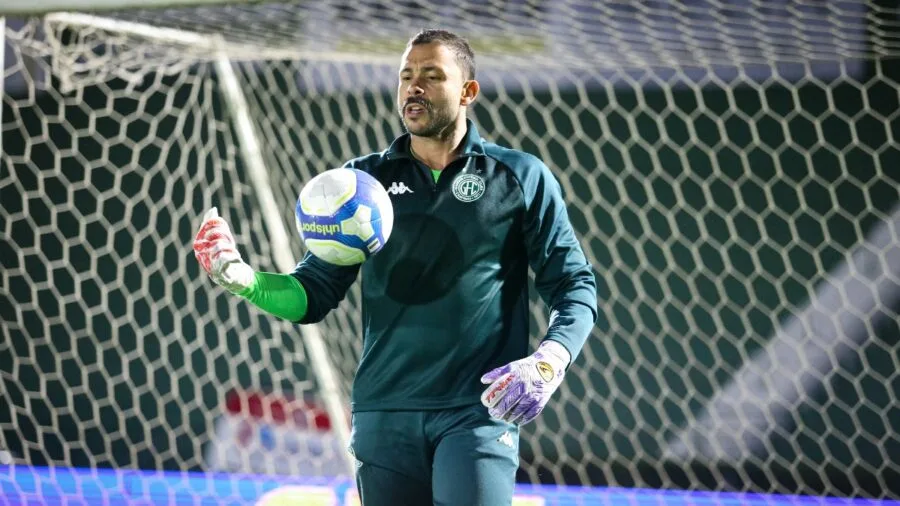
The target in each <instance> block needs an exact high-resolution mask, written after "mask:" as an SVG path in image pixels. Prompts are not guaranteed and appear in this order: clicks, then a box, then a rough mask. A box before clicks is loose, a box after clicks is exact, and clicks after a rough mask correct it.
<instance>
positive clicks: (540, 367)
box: [535, 362, 553, 383]
mask: <svg viewBox="0 0 900 506" xmlns="http://www.w3.org/2000/svg"><path fill="white" fill-rule="evenodd" d="M535 367H536V368H537V372H538V374H539V375H540V376H541V379H542V380H544V381H546V382H547V383H550V382H551V381H553V366H552V365H550V364H548V363H547V362H538V363H537V364H535Z"/></svg>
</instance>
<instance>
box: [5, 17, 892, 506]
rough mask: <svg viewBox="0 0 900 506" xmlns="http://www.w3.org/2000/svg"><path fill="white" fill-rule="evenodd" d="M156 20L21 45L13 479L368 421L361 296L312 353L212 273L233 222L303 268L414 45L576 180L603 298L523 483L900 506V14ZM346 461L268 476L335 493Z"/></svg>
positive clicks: (527, 436)
mask: <svg viewBox="0 0 900 506" xmlns="http://www.w3.org/2000/svg"><path fill="white" fill-rule="evenodd" d="M495 4H496V5H495ZM97 5H99V4H97ZM141 5H142V6H143V7H142V8H136V7H133V6H131V5H129V6H128V7H124V6H123V7H122V8H121V9H119V8H110V9H107V8H105V7H104V8H101V9H96V10H98V11H99V10H102V11H103V12H93V13H90V14H84V13H82V14H74V13H70V14H62V13H54V14H48V15H42V16H37V17H34V18H28V19H12V18H10V22H9V23H8V24H7V27H6V30H5V33H6V37H7V40H8V41H9V44H10V47H11V48H12V50H11V52H10V53H9V54H10V55H11V58H12V59H11V60H10V59H9V58H8V59H7V60H8V61H7V62H6V73H5V76H6V79H5V84H6V92H5V95H4V104H3V105H4V107H3V116H2V119H3V129H2V134H3V137H2V139H3V142H4V145H3V155H2V156H3V159H2V161H3V167H4V169H3V170H4V172H0V228H2V230H3V232H4V238H3V240H2V243H0V247H2V250H0V253H2V254H3V259H4V264H3V266H4V270H3V272H2V274H0V279H2V287H3V291H2V292H0V298H3V299H4V300H0V307H2V308H3V309H0V314H3V330H2V332H3V334H2V339H0V359H2V360H0V394H2V397H3V398H6V399H9V402H8V405H7V406H5V407H4V406H3V405H2V404H0V450H6V451H9V452H10V453H11V454H12V455H13V457H14V458H16V459H18V460H19V461H21V462H25V463H33V464H35V465H43V464H49V465H51V466H79V467H113V468H129V467H135V466H137V467H143V468H150V469H191V470H204V469H207V468H208V466H209V461H208V459H207V458H206V457H205V455H206V454H205V453H204V452H205V449H206V448H208V447H210V446H211V445H212V446H214V445H215V444H216V436H215V435H216V434H217V429H219V428H220V427H219V426H218V421H219V420H222V419H227V418H228V414H229V413H230V412H229V411H228V409H227V407H226V406H225V405H223V403H224V400H223V399H226V398H228V397H229V394H230V393H231V392H234V391H238V392H240V391H243V392H257V391H262V392H265V396H264V397H267V398H268V399H270V401H259V397H253V394H249V396H250V397H251V398H252V399H255V400H253V401H252V402H251V401H247V400H244V401H242V402H243V403H244V405H245V406H249V405H250V404H253V403H255V402H262V403H263V404H265V405H266V406H267V407H266V408H265V409H268V410H270V411H273V410H277V411H278V412H279V413H283V412H284V411H285V408H284V406H283V405H282V404H281V402H282V401H281V400H277V401H276V400H272V399H289V400H288V401H286V402H288V403H289V404H290V403H293V404H292V406H294V407H293V408H287V411H289V412H291V413H306V414H307V416H308V420H306V422H304V423H305V424H306V426H314V425H315V423H313V420H314V419H316V417H317V416H319V415H320V413H318V412H317V411H316V409H319V408H322V409H325V408H327V410H328V411H329V415H330V416H329V417H328V418H329V419H331V420H342V419H343V418H342V416H343V414H339V412H340V411H341V409H345V408H340V407H339V406H337V405H336V404H345V400H344V399H345V398H346V395H347V394H348V392H349V385H350V381H351V380H352V377H353V373H354V370H355V367H356V363H357V360H358V357H359V352H360V347H361V342H360V339H361V333H362V324H361V322H360V316H359V302H360V292H359V287H358V285H357V286H354V288H353V289H352V290H351V291H350V293H349V294H348V297H347V300H345V301H344V302H342V304H341V306H340V307H339V308H338V309H336V310H335V311H333V312H332V313H331V314H329V316H328V317H327V318H326V319H325V321H324V322H323V323H322V324H321V325H320V326H318V327H316V328H318V330H319V333H320V334H321V336H320V338H315V337H313V338H310V337H309V335H308V334H306V333H305V332H306V330H305V329H302V330H304V335H303V337H304V339H303V341H302V345H301V341H300V340H299V339H298V336H299V334H298V329H296V328H295V327H294V326H292V325H289V324H287V323H284V322H278V321H273V319H271V318H267V317H265V316H264V315H260V314H259V313H258V312H255V311H253V310H252V309H251V308H249V307H248V306H247V305H246V304H243V303H241V302H240V301H238V300H235V298H234V297H229V296H226V295H224V294H221V293H219V292H218V291H216V290H215V289H214V287H210V286H209V283H208V282H207V280H206V279H205V278H204V277H203V276H201V273H200V272H199V271H198V269H197V266H196V265H195V262H193V258H191V256H190V255H188V249H187V248H188V244H189V241H190V238H191V234H192V233H193V232H194V229H195V227H196V219H197V218H198V217H199V216H201V215H202V211H203V210H205V208H207V207H209V206H211V205H216V204H217V203H222V204H219V205H220V208H225V209H227V212H228V218H229V220H230V221H231V222H232V223H233V225H234V227H235V229H236V230H235V231H236V233H237V235H238V242H239V244H240V245H241V251H242V253H243V254H244V256H245V258H247V259H248V261H249V262H251V263H252V264H253V265H255V266H257V267H258V268H261V269H273V270H280V271H284V270H288V269H290V268H292V267H293V262H294V261H296V259H298V258H300V256H301V254H302V253H303V250H302V244H301V243H300V241H299V239H298V238H297V237H296V234H294V233H293V225H292V205H293V203H294V202H295V200H296V197H297V193H298V191H299V188H300V186H301V185H302V183H303V182H304V181H306V180H308V179H309V178H311V177H312V176H313V175H315V174H316V173H318V172H320V171H322V170H326V169H328V168H331V167H336V166H339V165H341V164H342V163H343V162H344V161H346V160H348V159H350V158H353V157H356V156H359V155H362V154H365V153H369V152H374V151H378V150H381V149H384V148H385V147H386V146H387V145H388V143H389V142H390V141H391V140H392V139H393V138H394V137H395V136H396V135H399V134H400V133H401V132H402V125H401V124H400V121H399V118H398V117H397V115H396V112H395V111H396V107H395V104H394V102H395V90H396V82H395V81H396V70H397V69H396V64H397V62H398V61H399V56H400V54H401V51H402V49H403V45H404V44H405V42H406V40H407V38H408V36H411V35H412V34H413V32H414V31H415V30H417V29H418V28H419V27H420V26H421V27H432V26H442V27H447V28H450V29H453V30H456V31H458V32H460V33H461V34H463V35H465V36H467V37H468V38H469V40H470V41H471V42H472V43H473V45H474V46H475V50H476V55H477V62H478V74H477V76H478V79H479V81H480V82H481V84H482V93H481V96H480V97H479V99H478V101H477V102H476V104H475V106H474V107H473V108H472V110H471V112H470V116H471V118H472V119H473V120H474V121H475V123H476V124H477V125H478V127H479V130H480V131H481V133H482V134H483V135H484V136H485V137H486V138H488V139H490V140H492V141H496V142H498V143H500V144H503V145H506V146H510V147H513V148H516V149H521V150H524V151H527V152H530V153H533V154H535V155H537V156H539V157H541V158H542V159H543V160H545V161H546V162H547V163H548V165H549V166H550V167H551V169H552V170H553V172H554V174H555V175H556V176H557V178H558V180H559V182H560V184H561V186H562V188H563V191H564V194H565V198H566V202H567V205H568V211H569V216H570V218H571V220H572V222H573V225H574V226H575V228H576V231H577V234H578V236H579V238H580V239H581V241H582V244H583V246H584V248H585V252H586V254H587V256H588V259H589V260H590V262H591V263H592V264H593V265H594V267H595V272H596V276H597V281H598V289H599V294H598V307H599V309H600V312H601V317H600V319H599V320H598V322H597V325H596V326H595V328H594V329H593V332H592V335H591V336H590V338H589V340H588V343H587V345H586V346H585V349H584V351H583V353H582V354H581V356H580V357H579V358H578V360H577V361H576V363H575V364H574V365H573V366H572V368H571V369H570V371H569V373H568V374H567V378H566V381H565V383H564V385H563V387H562V388H561V389H560V391H559V392H557V394H556V395H555V396H554V399H553V401H552V403H551V404H550V406H549V407H548V409H547V410H546V411H545V412H544V413H543V414H542V416H541V417H540V418H539V419H538V420H537V421H536V422H535V423H533V424H529V425H527V426H525V427H524V428H523V430H522V443H521V465H520V472H519V475H518V478H519V481H520V482H523V483H524V482H529V483H533V484H539V483H555V484H578V485H615V486H628V487H653V488H684V489H689V490H719V491H741V492H768V493H809V494H826V495H838V496H868V497H880V498H884V497H894V496H898V495H900V490H898V489H897V483H900V479H898V476H900V461H898V460H897V455H900V435H898V434H900V426H898V423H897V420H898V419H900V412H898V411H897V407H896V406H897V402H898V390H897V389H898V386H900V373H898V370H900V362H898V358H897V357H898V352H900V341H898V336H900V328H898V323H897V322H898V321H900V272H898V269H900V265H898V258H900V257H898V255H900V228H898V226H900V225H898V212H900V211H898V209H900V207H898V206H900V191H898V188H900V173H898V172H897V170H896V167H900V148H898V146H900V144H898V142H897V138H896V135H897V132H898V130H897V125H898V122H900V112H898V111H900V72H898V71H897V69H896V65H895V64H894V62H895V61H896V58H897V57H898V56H900V42H898V41H900V38H898V37H897V33H898V28H897V26H898V25H897V19H898V15H900V11H898V9H897V8H896V7H894V6H892V5H890V4H889V3H887V2H882V1H876V0H869V1H867V2H855V1H854V2H851V1H833V2H822V3H817V2H806V1H802V0H779V1H775V2H753V1H749V0H748V1H746V2H730V1H729V2H726V1H721V0H691V1H679V2H665V1H664V2H640V3H635V2H626V1H620V0H610V1H605V2H592V1H587V0H563V1H561V2H532V1H529V0H519V1H508V2H500V3H492V4H491V7H490V9H493V11H491V12H490V14H491V15H487V14H488V12H487V9H488V7H485V6H484V5H482V4H481V3H478V2H474V1H473V2H463V3H462V4H459V5H456V6H455V7H454V8H453V9H450V8H449V7H445V6H443V4H442V3H440V2H437V1H431V0H419V1H416V2H399V3H389V2H362V3H357V4H351V3H347V2H337V1H325V2H318V3H314V4H303V5H302V6H301V5H296V4H280V3H252V4H251V3H241V2H236V3H228V2H223V3H221V4H215V5H212V4H207V3H206V2H200V3H195V5H192V6H183V7H172V6H165V8H162V7H163V6H161V5H157V4H154V3H153V2H147V3H142V4H141ZM154 7H157V8H154ZM3 13H4V11H2V10H0V14H3ZM87 20H91V21H90V22H87ZM176 34H177V35H176ZM4 301H8V304H4ZM532 307H533V313H532V314H533V317H532V322H531V323H532V334H533V339H534V341H535V342H536V341H537V340H538V339H539V338H540V337H541V332H542V330H543V329H545V328H546V324H547V322H546V317H547V310H546V308H545V307H544V306H543V304H542V303H541V302H540V301H539V300H538V299H537V298H536V297H533V306H532ZM317 357H318V358H317ZM318 363H322V364H327V363H330V364H333V369H328V368H326V369H323V370H313V369H311V367H313V366H314V365H315V364H318ZM329 373H330V374H331V375H332V376H333V377H329ZM329 399H331V400H330V401H329ZM266 402H268V404H266ZM307 403H309V404H317V403H318V404H319V405H317V406H316V407H313V408H309V409H307ZM254 405H255V404H254ZM273 406H277V408H276V407H273ZM279 416H283V415H279ZM282 421H283V420H282ZM269 422H270V425H271V426H272V427H276V426H277V427H284V426H283V425H279V424H277V423H275V422H274V421H272V420H270V421H269ZM277 427H276V428H277ZM280 430H281V429H277V430H275V429H273V432H272V434H275V436H272V438H273V439H272V440H271V441H269V442H268V443H266V444H269V443H272V441H274V442H275V443H272V446H274V447H277V446H278V443H279V442H280V441H282V439H279V438H284V439H283V440H284V441H288V440H289V441H291V444H296V441H297V440H296V438H294V439H290V437H289V436H287V435H286V434H287V432H286V431H285V432H279V431H280ZM345 438H346V434H343V435H339V437H338V438H337V439H338V440H340V441H341V444H336V445H335V446H334V448H331V447H328V446H327V445H326V447H325V448H323V449H322V454H321V455H317V456H315V457H314V458H312V459H311V460H310V461H309V462H310V463H311V465H310V466H309V467H303V466H299V465H297V466H295V465H294V464H293V463H291V461H290V459H284V460H281V461H279V462H280V463H282V464H283V465H284V467H280V468H279V467H278V466H274V467H265V466H263V467H261V468H259V469H258V470H261V471H264V472H282V473H295V474H309V475H317V474H319V475H322V474H328V472H330V471H334V469H333V468H330V467H328V465H327V464H326V463H327V462H330V461H333V460H335V459H337V460H339V461H341V462H342V464H341V465H342V466H345V464H344V463H343V460H342V459H343V456H342V455H339V453H340V452H341V451H342V448H340V447H341V446H343V442H344V441H345ZM267 441H268V440H267ZM320 442H321V441H320ZM255 443H258V445H257V446H256V447H254V449H265V447H264V446H262V445H263V441H262V439H261V440H260V441H256V442H255ZM255 443H254V444H255ZM251 446H252V445H251ZM306 448H307V449H310V448H312V444H311V443H310V444H309V445H307V446H306ZM276 451H277V448H276ZM251 453H252V452H251ZM279 455H280V454H279ZM246 458H247V459H248V460H247V461H246V462H250V460H249V459H252V458H253V457H249V456H248V457H246ZM254 469H255V468H254ZM341 471H342V472H347V470H346V469H344V468H342V469H341Z"/></svg>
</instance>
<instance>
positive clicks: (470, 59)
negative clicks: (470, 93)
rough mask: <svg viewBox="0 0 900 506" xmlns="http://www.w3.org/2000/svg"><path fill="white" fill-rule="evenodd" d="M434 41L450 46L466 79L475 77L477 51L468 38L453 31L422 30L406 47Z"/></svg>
mask: <svg viewBox="0 0 900 506" xmlns="http://www.w3.org/2000/svg"><path fill="white" fill-rule="evenodd" d="M432 42H437V43H440V44H443V45H444V46H447V47H448V48H450V50H451V51H453V54H455V55H456V63H458V64H459V68H461V69H462V71H463V78H465V79H466V80H469V79H475V52H474V51H472V46H470V45H469V42H468V41H467V40H466V39H464V38H462V37H460V36H459V35H456V34H455V33H453V32H449V31H447V30H434V29H429V30H422V31H420V32H419V33H417V34H415V35H413V37H412V38H411V39H409V42H408V43H407V44H406V47H407V48H410V47H412V46H417V45H419V44H431V43H432Z"/></svg>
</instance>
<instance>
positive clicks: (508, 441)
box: [497, 431, 516, 448]
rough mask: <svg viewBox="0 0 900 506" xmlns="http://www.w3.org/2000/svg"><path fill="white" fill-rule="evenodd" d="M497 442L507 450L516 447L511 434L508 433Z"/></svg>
mask: <svg viewBox="0 0 900 506" xmlns="http://www.w3.org/2000/svg"><path fill="white" fill-rule="evenodd" d="M497 442H498V443H500V444H502V445H503V446H506V447H508V448H514V447H515V446H516V444H515V443H514V442H513V438H512V434H510V433H509V432H508V431H507V432H504V433H503V435H502V436H500V437H499V438H498V439H497Z"/></svg>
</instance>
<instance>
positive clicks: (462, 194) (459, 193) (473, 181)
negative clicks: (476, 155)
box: [453, 174, 484, 202]
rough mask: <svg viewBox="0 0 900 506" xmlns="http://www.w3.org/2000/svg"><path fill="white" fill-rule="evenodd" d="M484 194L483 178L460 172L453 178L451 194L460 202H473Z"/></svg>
mask: <svg viewBox="0 0 900 506" xmlns="http://www.w3.org/2000/svg"><path fill="white" fill-rule="evenodd" d="M482 195H484V178H482V177H481V176H476V175H475V174H460V175H458V176H456V179H454V180H453V196H454V197H456V200H458V201H460V202H474V201H476V200H478V199H480V198H481V196H482Z"/></svg>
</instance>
